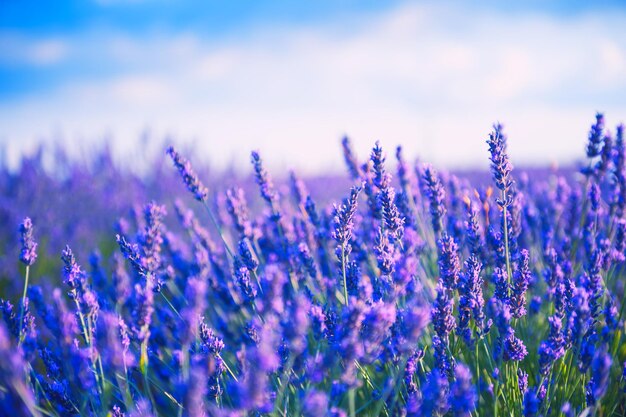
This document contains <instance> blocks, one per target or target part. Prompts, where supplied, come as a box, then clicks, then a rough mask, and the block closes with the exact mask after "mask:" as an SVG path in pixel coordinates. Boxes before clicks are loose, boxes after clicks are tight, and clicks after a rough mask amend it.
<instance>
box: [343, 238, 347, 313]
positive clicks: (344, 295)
mask: <svg viewBox="0 0 626 417" xmlns="http://www.w3.org/2000/svg"><path fill="white" fill-rule="evenodd" d="M341 272H342V273H343V300H344V304H345V305H348V280H347V278H346V245H345V243H342V244H341Z"/></svg>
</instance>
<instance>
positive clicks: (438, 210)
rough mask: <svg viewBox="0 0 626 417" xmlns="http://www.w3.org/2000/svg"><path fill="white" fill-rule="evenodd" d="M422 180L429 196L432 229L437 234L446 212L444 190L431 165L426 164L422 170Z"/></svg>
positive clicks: (440, 229) (441, 228)
mask: <svg viewBox="0 0 626 417" xmlns="http://www.w3.org/2000/svg"><path fill="white" fill-rule="evenodd" d="M424 182H425V185H426V187H427V192H428V196H429V198H430V215H431V218H432V225H433V231H434V232H435V236H437V235H439V233H440V232H441V231H442V230H443V219H444V216H445V214H446V207H445V203H444V199H445V191H444V189H443V185H441V180H440V179H439V177H438V176H437V172H436V171H435V170H434V169H433V168H432V167H431V166H427V167H426V169H425V170H424Z"/></svg>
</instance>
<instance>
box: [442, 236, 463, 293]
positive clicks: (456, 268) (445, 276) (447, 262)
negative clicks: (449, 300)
mask: <svg viewBox="0 0 626 417" xmlns="http://www.w3.org/2000/svg"><path fill="white" fill-rule="evenodd" d="M437 243H438V245H437V246H438V248H439V260H438V261H437V263H438V265H439V278H440V280H441V282H442V283H443V286H444V287H445V288H446V289H447V290H449V291H454V290H455V289H456V287H457V284H458V282H459V274H460V273H461V264H460V261H459V255H458V246H457V245H456V243H455V242H454V239H453V238H452V237H450V236H448V235H447V234H445V233H444V235H443V236H442V237H441V239H439V242H437Z"/></svg>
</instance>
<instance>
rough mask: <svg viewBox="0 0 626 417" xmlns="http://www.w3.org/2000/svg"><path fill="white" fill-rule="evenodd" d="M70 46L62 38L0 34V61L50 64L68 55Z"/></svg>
mask: <svg viewBox="0 0 626 417" xmlns="http://www.w3.org/2000/svg"><path fill="white" fill-rule="evenodd" d="M69 52H70V46H69V44H68V43H67V42H65V41H64V40H62V39H56V38H47V39H30V38H24V37H21V36H16V35H14V34H9V33H4V34H0V63H2V64H3V65H7V64H9V65H15V64H28V65H34V66H50V65H54V64H59V63H60V62H62V61H63V60H64V59H66V58H67V57H68V54H69Z"/></svg>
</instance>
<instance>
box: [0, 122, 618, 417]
mask: <svg viewBox="0 0 626 417" xmlns="http://www.w3.org/2000/svg"><path fill="white" fill-rule="evenodd" d="M581 134H584V132H581ZM485 139H487V140H486V142H487V143H486V144H484V140H485ZM476 141H477V143H480V144H484V149H485V173H484V174H483V175H454V174H452V173H446V172H443V171H437V170H436V168H434V167H432V166H430V165H428V164H424V163H422V162H415V163H413V162H410V161H407V160H406V159H405V158H404V157H403V153H402V149H401V148H400V147H399V148H397V149H396V150H389V154H387V153H386V151H387V150H383V149H382V148H381V147H380V146H379V145H378V144H376V145H374V147H373V149H372V151H371V154H370V155H369V156H365V155H359V156H357V155H355V153H354V152H353V150H352V148H351V144H350V142H349V140H348V139H344V140H343V142H342V145H343V154H344V157H345V162H346V167H347V174H346V178H341V179H337V178H334V179H324V178H311V179H308V178H299V177H298V176H297V172H296V173H291V174H290V175H288V176H281V177H286V178H288V180H287V181H285V182H283V181H281V182H276V183H274V182H273V181H272V175H271V174H270V172H268V170H267V169H266V168H265V167H264V164H263V160H262V157H261V154H260V153H258V152H252V153H251V162H252V174H251V177H243V178H237V177H236V175H234V174H228V173H222V174H221V176H220V175H217V174H215V173H209V172H208V171H205V170H201V169H199V168H200V167H202V166H203V165H202V161H201V160H200V156H199V155H197V154H196V155H194V156H193V161H189V160H188V159H187V157H189V155H183V154H181V153H179V152H178V151H177V150H176V149H174V148H172V147H169V148H168V149H167V150H164V152H163V159H162V160H158V161H154V167H155V168H154V169H153V170H152V171H151V172H149V173H148V174H146V175H144V176H138V175H133V174H131V173H130V172H128V171H125V170H123V169H121V168H116V164H115V163H114V161H113V160H112V159H111V156H110V155H109V154H107V153H106V152H103V153H101V154H100V155H99V157H98V158H94V160H92V161H91V162H90V163H89V164H84V163H83V164H81V163H77V162H72V161H70V160H67V161H65V162H64V163H63V164H61V165H60V166H62V167H63V169H59V170H57V171H55V172H53V173H51V172H49V171H47V170H46V169H45V168H44V167H43V164H42V162H41V158H40V156H37V155H36V156H34V157H32V158H24V159H23V160H22V164H21V167H20V169H19V170H18V172H12V171H10V170H7V169H4V171H3V172H2V178H1V179H0V186H1V188H2V201H1V204H0V221H1V222H2V223H1V228H0V233H1V234H2V237H3V239H2V248H1V249H2V258H1V265H0V268H1V276H0V295H1V296H2V300H1V303H0V310H1V312H2V320H0V369H1V372H0V410H1V412H0V414H1V415H3V416H59V417H61V416H103V417H104V416H111V417H121V416H128V417H139V416H141V417H148V416H190V417H200V416H306V417H323V416H350V417H353V416H489V415H507V416H508V415H512V416H517V415H524V416H548V415H554V416H591V415H596V416H614V415H615V416H617V415H624V414H625V413H626V362H625V361H626V348H625V347H624V343H623V342H624V331H625V328H624V304H625V298H624V290H625V286H624V283H625V280H624V278H625V276H626V275H625V271H624V265H625V262H626V144H625V143H624V129H623V126H622V125H619V126H617V127H616V128H614V129H613V128H610V127H609V126H608V125H606V124H605V119H604V117H603V115H601V114H598V115H597V116H596V118H595V121H594V122H593V124H592V125H591V127H590V130H589V133H588V143H587V147H586V155H585V156H586V159H585V162H584V164H582V166H581V167H579V168H580V169H578V170H576V171H574V170H566V171H553V172H539V171H535V172H530V173H524V172H521V171H520V172H518V170H517V169H513V165H512V161H514V159H515V155H509V153H508V151H507V137H506V134H505V132H504V128H503V127H502V126H501V125H499V124H497V125H494V127H493V130H492V132H491V133H489V134H488V135H486V136H485V138H482V139H480V138H478V139H476ZM339 150H340V148H339V146H338V151H339ZM392 151H393V152H392ZM581 151H585V150H581ZM194 166H195V167H196V169H197V171H196V170H194ZM392 167H394V168H393V169H392ZM488 168H490V171H487V169H488ZM489 174H490V175H489ZM181 179H182V181H181ZM255 183H256V184H255ZM238 184H239V185H238Z"/></svg>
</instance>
